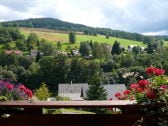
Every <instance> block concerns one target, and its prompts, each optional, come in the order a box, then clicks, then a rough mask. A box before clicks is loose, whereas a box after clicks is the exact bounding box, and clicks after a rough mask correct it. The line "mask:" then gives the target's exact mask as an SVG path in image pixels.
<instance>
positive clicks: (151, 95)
mask: <svg viewBox="0 0 168 126" xmlns="http://www.w3.org/2000/svg"><path fill="white" fill-rule="evenodd" d="M146 97H147V98H148V99H155V98H156V92H154V91H151V90H149V91H148V92H147V93H146Z"/></svg>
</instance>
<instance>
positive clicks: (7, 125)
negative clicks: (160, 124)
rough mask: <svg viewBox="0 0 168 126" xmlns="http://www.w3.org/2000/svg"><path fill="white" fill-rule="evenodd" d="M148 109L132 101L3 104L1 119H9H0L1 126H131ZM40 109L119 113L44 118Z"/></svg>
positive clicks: (1, 106)
mask: <svg viewBox="0 0 168 126" xmlns="http://www.w3.org/2000/svg"><path fill="white" fill-rule="evenodd" d="M147 107H149V106H147V105H138V104H135V103H133V102H132V101H50V102H48V101H5V102H0V115H3V114H10V116H9V117H0V126H35V125H36V126H110V125H112V126H132V125H135V124H136V122H137V120H140V119H141V118H142V117H145V114H143V113H141V111H140V110H141V109H143V108H147ZM18 108H19V109H18ZM43 108H48V109H55V108H119V109H120V110H121V113H119V114H43V113H42V109H43ZM18 110H19V111H18ZM20 110H21V111H20Z"/></svg>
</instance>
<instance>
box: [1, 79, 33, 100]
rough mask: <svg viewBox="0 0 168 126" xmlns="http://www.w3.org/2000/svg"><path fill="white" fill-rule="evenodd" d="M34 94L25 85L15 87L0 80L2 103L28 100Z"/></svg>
mask: <svg viewBox="0 0 168 126" xmlns="http://www.w3.org/2000/svg"><path fill="white" fill-rule="evenodd" d="M32 96H33V93H32V91H31V90H30V89H28V88H26V87H25V86H24V85H15V84H11V83H9V82H6V81H2V80H0V101H6V100H28V99H30V98H32Z"/></svg>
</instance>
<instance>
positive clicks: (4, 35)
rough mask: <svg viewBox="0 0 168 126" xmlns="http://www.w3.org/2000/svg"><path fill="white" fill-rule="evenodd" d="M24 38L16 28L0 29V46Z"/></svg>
mask: <svg viewBox="0 0 168 126" xmlns="http://www.w3.org/2000/svg"><path fill="white" fill-rule="evenodd" d="M23 37H24V36H23V35H21V33H20V31H19V30H18V29H16V28H12V27H9V28H4V27H0V44H5V43H8V42H12V41H16V40H17V39H22V38H23Z"/></svg>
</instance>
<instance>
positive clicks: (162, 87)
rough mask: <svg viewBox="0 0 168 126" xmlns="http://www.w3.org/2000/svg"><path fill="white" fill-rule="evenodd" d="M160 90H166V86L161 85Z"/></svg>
mask: <svg viewBox="0 0 168 126" xmlns="http://www.w3.org/2000/svg"><path fill="white" fill-rule="evenodd" d="M160 89H162V90H165V89H168V85H161V86H160Z"/></svg>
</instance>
